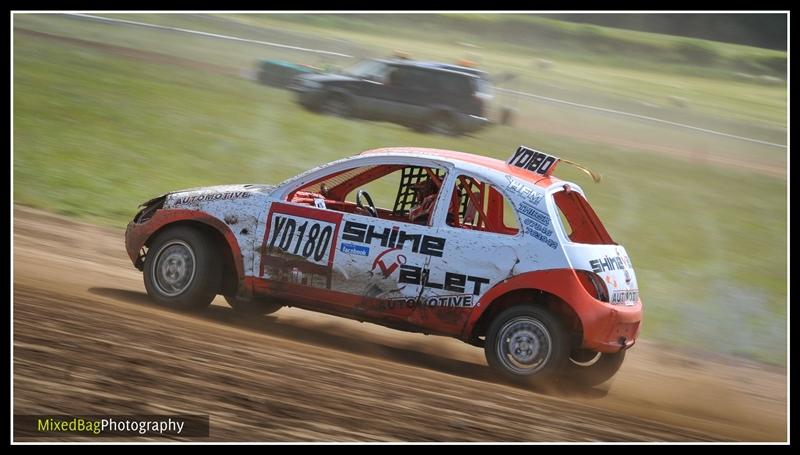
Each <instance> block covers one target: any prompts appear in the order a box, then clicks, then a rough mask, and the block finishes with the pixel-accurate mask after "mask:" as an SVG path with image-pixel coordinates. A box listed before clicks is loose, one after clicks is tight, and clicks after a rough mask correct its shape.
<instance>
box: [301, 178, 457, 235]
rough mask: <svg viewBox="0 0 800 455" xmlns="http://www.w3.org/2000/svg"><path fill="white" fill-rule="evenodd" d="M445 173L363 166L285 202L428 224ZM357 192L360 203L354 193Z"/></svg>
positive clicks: (308, 186) (309, 187) (323, 180)
mask: <svg viewBox="0 0 800 455" xmlns="http://www.w3.org/2000/svg"><path fill="white" fill-rule="evenodd" d="M444 178H445V170H444V169H441V168H435V167H424V166H409V165H403V164H380V165H373V166H363V167H358V168H353V169H348V170H345V171H340V172H336V173H333V174H330V175H328V176H326V177H323V178H320V179H317V180H316V181H313V182H311V183H308V184H306V185H305V186H303V187H301V188H299V189H297V190H296V191H294V192H292V193H290V194H289V195H288V196H287V198H286V200H287V201H288V202H291V203H294V204H302V205H310V206H315V207H318V208H323V209H328V210H336V211H339V212H346V213H354V214H359V215H367V216H374V217H377V218H381V219H390V220H395V221H402V222H406V223H415V224H420V225H428V224H429V223H430V216H431V215H432V214H433V209H434V205H435V203H436V200H437V199H438V195H439V190H440V188H441V186H442V182H443V181H444ZM359 192H360V193H361V201H360V202H361V203H360V204H359V203H358V202H359V201H358V199H359V198H358V194H359Z"/></svg>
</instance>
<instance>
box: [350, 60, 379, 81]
mask: <svg viewBox="0 0 800 455" xmlns="http://www.w3.org/2000/svg"><path fill="white" fill-rule="evenodd" d="M386 70H387V68H386V64H384V63H381V62H378V61H375V60H362V61H360V62H358V63H356V64H355V65H353V66H351V67H350V68H349V69H348V70H347V71H345V74H347V75H349V76H353V77H360V78H365V79H366V78H379V77H381V76H383V75H384V74H385V73H386Z"/></svg>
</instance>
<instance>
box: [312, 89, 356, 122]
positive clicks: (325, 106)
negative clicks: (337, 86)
mask: <svg viewBox="0 0 800 455" xmlns="http://www.w3.org/2000/svg"><path fill="white" fill-rule="evenodd" d="M319 110H320V111H321V112H322V113H323V114H326V115H332V116H334V117H341V118H348V117H351V116H352V115H353V106H352V105H351V104H350V102H349V101H348V100H347V98H345V97H344V96H343V95H339V94H332V95H328V96H327V97H325V99H324V100H323V101H322V105H320V108H319Z"/></svg>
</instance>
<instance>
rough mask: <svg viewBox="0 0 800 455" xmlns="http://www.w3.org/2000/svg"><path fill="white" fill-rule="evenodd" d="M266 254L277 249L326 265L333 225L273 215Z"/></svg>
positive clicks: (283, 215) (278, 214) (295, 217)
mask: <svg viewBox="0 0 800 455" xmlns="http://www.w3.org/2000/svg"><path fill="white" fill-rule="evenodd" d="M270 225H271V232H270V240H269V248H268V250H267V254H270V255H271V254H273V252H274V251H275V250H276V249H277V250H279V251H281V252H284V253H289V254H292V255H295V256H301V257H303V258H305V259H307V260H308V261H311V262H315V263H324V264H327V263H328V258H329V257H330V254H331V251H330V250H331V248H329V247H330V244H331V239H332V238H333V231H334V229H335V227H336V225H335V224H334V223H328V222H326V221H319V220H309V219H306V218H301V217H297V216H292V215H285V214H280V213H273V215H272V222H271V223H270Z"/></svg>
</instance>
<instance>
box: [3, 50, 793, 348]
mask: <svg viewBox="0 0 800 455" xmlns="http://www.w3.org/2000/svg"><path fill="white" fill-rule="evenodd" d="M109 39H110V38H109ZM218 50H219V49H212V50H211V52H212V53H215V52H217V51H218ZM159 51H161V52H174V51H175V50H174V49H170V48H169V45H168V44H166V43H165V45H164V46H162V47H160V48H159ZM195 52H197V51H196V50H195ZM13 77H14V80H13V81H14V201H15V203H20V204H26V205H30V206H34V207H39V208H43V209H47V210H51V211H54V212H57V213H62V214H68V215H73V216H76V217H79V218H84V219H88V220H91V221H93V222H99V223H102V224H107V225H112V226H117V227H122V226H124V225H125V224H126V223H127V222H128V221H129V219H130V217H131V216H132V215H133V214H134V212H135V210H136V206H137V204H139V203H140V202H142V201H144V200H146V199H148V198H150V197H152V196H153V195H156V194H159V193H161V192H165V191H169V190H174V189H179V188H186V187H193V186H201V185H211V184H222V183H236V182H264V183H277V182H279V181H282V180H283V179H285V178H287V177H290V176H292V175H295V174H297V173H299V172H301V171H303V170H306V169H308V168H310V167H312V166H315V165H317V164H322V163H325V162H328V161H331V160H333V159H337V158H341V157H344V156H349V155H352V154H355V153H358V152H360V151H363V150H366V149H370V148H376V147H384V146H393V145H397V146H402V145H408V146H427V147H439V148H448V149H454V150H462V151H466V152H472V153H477V154H483V155H489V156H495V157H499V158H505V157H506V156H507V155H508V154H509V153H510V152H511V151H512V150H514V149H515V148H516V146H517V145H519V144H528V145H532V146H535V147H537V148H541V149H543V150H547V151H552V152H554V153H556V154H557V155H560V156H563V157H564V158H567V159H571V160H574V161H578V162H580V163H583V164H585V165H587V166H589V167H590V168H592V169H595V170H597V171H600V172H601V173H603V174H604V175H605V180H604V181H603V183H601V184H600V185H594V184H592V183H591V182H590V181H588V179H587V178H586V177H585V176H583V174H581V173H580V172H579V171H577V170H574V169H572V168H570V167H568V166H561V167H560V168H559V171H558V174H559V176H561V177H563V178H565V179H568V180H574V181H576V182H578V183H579V184H581V185H582V186H583V187H584V189H585V190H586V191H587V194H588V197H589V200H590V201H591V202H592V204H593V205H594V206H595V208H596V210H597V212H598V213H599V215H600V216H601V217H602V219H603V220H604V221H605V223H606V226H607V228H608V229H609V231H610V232H611V233H612V235H613V236H614V238H615V239H616V240H617V241H618V242H620V243H621V244H623V245H625V247H626V248H627V250H628V252H629V253H630V255H631V257H632V259H633V261H634V263H635V266H636V270H637V275H638V278H639V281H640V285H641V291H642V295H643V298H644V301H645V314H646V316H645V317H646V319H645V324H644V327H643V334H644V336H645V337H647V338H652V339H659V340H663V341H666V342H668V343H675V344H678V345H690V346H693V347H700V348H706V349H710V350H716V351H722V352H732V353H735V354H740V355H746V356H749V357H754V358H758V359H761V360H765V361H769V362H774V363H778V364H785V363H786V325H785V324H786V259H787V256H786V251H787V250H786V246H787V232H786V216H787V212H786V210H787V205H786V181H785V180H783V179H780V178H769V177H764V176H761V175H758V174H754V173H751V172H739V171H736V170H733V169H728V168H720V167H712V166H705V165H702V164H697V163H690V162H686V161H683V160H674V159H671V158H668V157H664V156H662V155H659V154H655V153H649V152H642V151H640V150H637V149H636V148H635V147H624V146H610V145H605V144H602V143H597V142H595V141H592V140H591V139H584V140H578V139H574V138H569V137H567V136H565V135H563V134H551V133H548V132H547V131H544V132H532V131H530V130H526V129H522V128H510V127H496V128H493V129H489V130H487V131H486V132H483V133H481V134H480V135H478V136H476V137H468V138H449V137H437V136H430V135H420V134H416V133H413V132H411V131H409V130H406V129H404V128H402V127H399V126H396V125H391V124H384V123H371V122H359V121H350V120H342V119H337V118H330V117H324V116H319V115H316V114H313V113H309V112H306V111H304V110H302V109H300V108H298V107H297V106H296V104H295V103H294V102H293V99H292V96H291V94H290V93H288V92H284V91H280V90H274V89H270V88H266V87H264V86H260V85H257V84H255V83H252V82H249V81H247V80H243V79H240V78H235V77H226V76H223V75H217V74H213V73H209V72H202V71H195V70H188V69H182V68H178V67H172V66H164V65H156V64H152V63H147V62H143V61H137V60H129V59H125V58H121V57H116V56H113V55H110V54H108V53H106V52H102V51H98V50H94V49H91V48H84V47H79V46H74V45H66V44H59V43H57V42H55V41H51V40H42V39H40V38H34V37H30V36H23V35H18V36H16V37H15V41H14V75H13ZM664 134H666V133H664ZM741 147H744V146H741ZM745 151H746V150H745Z"/></svg>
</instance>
